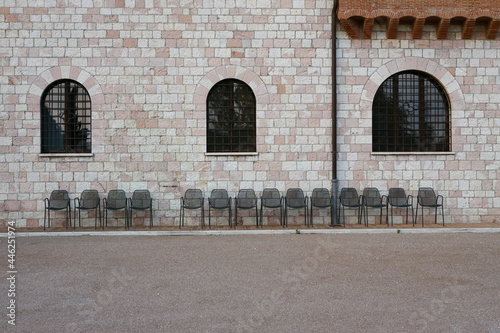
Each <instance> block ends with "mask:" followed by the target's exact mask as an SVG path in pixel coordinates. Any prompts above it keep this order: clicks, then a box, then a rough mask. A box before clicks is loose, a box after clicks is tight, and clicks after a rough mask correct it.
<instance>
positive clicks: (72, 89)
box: [41, 80, 91, 153]
mask: <svg viewBox="0 0 500 333" xmlns="http://www.w3.org/2000/svg"><path fill="white" fill-rule="evenodd" d="M90 104H91V103H90V96H89V94H88V92H87V90H86V89H85V88H84V87H83V86H82V85H80V84H79V83H78V82H75V81H72V80H59V81H56V82H54V83H53V84H51V85H50V86H49V87H47V89H46V90H45V91H44V93H43V94H42V99H41V120H42V121H41V125H42V126H41V152H42V153H90V152H91V137H90V132H91V105H90Z"/></svg>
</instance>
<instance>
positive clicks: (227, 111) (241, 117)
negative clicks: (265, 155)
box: [207, 79, 256, 153]
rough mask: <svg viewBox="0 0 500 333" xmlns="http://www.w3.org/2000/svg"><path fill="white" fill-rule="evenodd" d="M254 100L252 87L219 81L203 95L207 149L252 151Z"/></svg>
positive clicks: (254, 125)
mask: <svg viewBox="0 0 500 333" xmlns="http://www.w3.org/2000/svg"><path fill="white" fill-rule="evenodd" d="M255 113H256V103H255V95H254V93H253V91H252V89H251V88H250V87H249V86H248V85H247V84H246V83H244V82H242V81H239V80H236V79H226V80H222V81H220V82H219V83H217V84H216V85H214V86H213V87H212V89H211V90H210V92H209V93H208V97H207V152H209V153H212V152H255V151H256V120H255V119H256V118H255Z"/></svg>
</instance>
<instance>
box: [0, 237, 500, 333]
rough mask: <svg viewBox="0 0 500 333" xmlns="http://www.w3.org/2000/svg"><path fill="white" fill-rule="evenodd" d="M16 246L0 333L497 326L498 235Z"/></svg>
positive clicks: (54, 241)
mask: <svg viewBox="0 0 500 333" xmlns="http://www.w3.org/2000/svg"><path fill="white" fill-rule="evenodd" d="M16 241H17V243H16V245H17V249H16V259H17V261H16V265H17V266H16V269H17V274H16V281H15V292H16V296H15V301H16V321H15V323H16V325H15V326H12V325H9V324H8V320H9V318H8V317H7V314H8V311H9V310H8V309H7V306H8V304H9V300H10V299H11V298H10V297H8V289H9V280H7V278H8V277H9V274H8V273H7V271H8V268H7V266H8V263H7V255H6V254H5V255H3V256H2V257H3V258H4V259H3V260H2V261H4V265H3V267H4V269H2V271H3V272H2V275H3V279H2V280H3V281H4V282H3V283H2V287H1V290H0V301H1V304H2V307H1V308H2V309H4V310H3V311H4V313H5V314H4V315H3V318H4V319H3V320H2V321H1V322H0V332H259V333H260V332H273V333H274V332H343V333H344V332H356V333H358V332H384V333H386V332H474V333H476V332H477V333H479V332H487V333H491V332H500V305H499V300H500V234H499V233H492V234H482V233H477V234H476V233H458V234H445V233H443V234H369V233H368V234H345V235H343V234H329V235H321V234H319V235H305V234H300V235H298V234H297V235H295V234H292V235H237V236H79V237H18V238H17V240H16ZM0 244H1V247H0V248H1V249H2V252H3V253H6V252H7V250H6V249H7V239H6V238H0Z"/></svg>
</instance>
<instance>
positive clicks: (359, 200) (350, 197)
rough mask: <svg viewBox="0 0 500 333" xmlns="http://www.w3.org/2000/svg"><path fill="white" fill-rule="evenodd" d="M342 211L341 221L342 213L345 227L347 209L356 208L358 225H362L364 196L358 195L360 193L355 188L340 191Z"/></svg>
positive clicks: (345, 188)
mask: <svg viewBox="0 0 500 333" xmlns="http://www.w3.org/2000/svg"><path fill="white" fill-rule="evenodd" d="M339 201H340V210H339V220H340V211H342V216H343V218H344V227H345V209H346V207H347V208H356V210H357V211H358V224H361V218H362V217H363V196H362V195H358V191H357V190H356V189H355V188H353V187H344V188H342V189H341V190H340V196H339Z"/></svg>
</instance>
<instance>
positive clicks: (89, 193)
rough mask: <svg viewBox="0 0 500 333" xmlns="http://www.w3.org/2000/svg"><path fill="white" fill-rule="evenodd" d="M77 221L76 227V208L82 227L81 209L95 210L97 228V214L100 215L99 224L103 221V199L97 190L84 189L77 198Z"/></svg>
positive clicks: (79, 224) (79, 223) (75, 206)
mask: <svg viewBox="0 0 500 333" xmlns="http://www.w3.org/2000/svg"><path fill="white" fill-rule="evenodd" d="M74 201H75V205H74V209H75V214H74V216H75V223H74V228H76V210H77V209H78V226H79V227H81V226H82V224H81V211H82V210H88V211H90V210H95V228H96V229H97V216H99V225H101V223H102V221H101V220H102V218H101V199H100V198H99V192H97V190H84V191H83V192H82V194H81V196H80V198H75V200H74Z"/></svg>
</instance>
